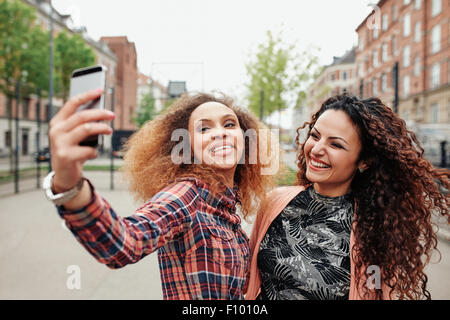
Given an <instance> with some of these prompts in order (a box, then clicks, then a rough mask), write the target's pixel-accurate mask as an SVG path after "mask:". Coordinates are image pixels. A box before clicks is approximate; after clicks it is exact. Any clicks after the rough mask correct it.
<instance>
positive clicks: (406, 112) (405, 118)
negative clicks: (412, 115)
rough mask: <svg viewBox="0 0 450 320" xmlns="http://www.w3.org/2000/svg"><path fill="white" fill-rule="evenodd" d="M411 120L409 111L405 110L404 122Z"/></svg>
mask: <svg viewBox="0 0 450 320" xmlns="http://www.w3.org/2000/svg"><path fill="white" fill-rule="evenodd" d="M408 119H409V110H408V109H405V110H403V120H408Z"/></svg>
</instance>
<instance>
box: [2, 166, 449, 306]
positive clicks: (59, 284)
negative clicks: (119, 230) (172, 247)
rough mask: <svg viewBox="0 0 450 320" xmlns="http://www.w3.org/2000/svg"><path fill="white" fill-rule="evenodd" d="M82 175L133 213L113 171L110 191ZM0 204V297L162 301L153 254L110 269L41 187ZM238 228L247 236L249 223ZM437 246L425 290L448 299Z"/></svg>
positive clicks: (444, 245)
mask: <svg viewBox="0 0 450 320" xmlns="http://www.w3.org/2000/svg"><path fill="white" fill-rule="evenodd" d="M86 175H87V177H88V178H90V179H91V180H92V181H93V183H94V184H95V186H96V188H97V190H98V191H99V192H100V193H101V194H102V195H103V196H104V197H105V198H106V199H107V200H108V201H109V202H110V203H111V205H112V206H113V208H114V209H115V210H116V211H117V213H118V214H119V215H122V216H127V215H130V214H132V213H133V212H134V209H135V208H136V207H137V206H138V205H137V204H136V203H134V202H133V200H132V198H131V196H130V194H129V193H128V191H127V190H126V188H125V186H124V185H123V184H120V183H119V176H118V174H117V173H116V178H115V180H116V190H114V191H110V190H109V172H86ZM0 208H1V209H0V299H124V300H126V299H162V289H161V280H160V276H159V269H158V263H157V254H156V253H153V254H151V255H149V256H147V257H145V258H144V259H143V260H141V261H139V262H138V263H136V264H134V265H128V266H126V267H124V268H122V269H117V270H111V269H108V268H107V267H106V266H104V265H102V264H100V263H98V262H97V261H95V259H94V258H93V257H92V256H91V255H90V254H89V253H88V252H87V251H86V250H85V249H84V248H83V247H82V246H81V245H80V244H79V243H78V242H77V241H76V239H75V238H74V236H73V235H72V234H71V233H70V231H69V230H67V228H66V227H65V225H63V223H62V220H61V219H60V218H59V216H58V215H57V212H56V210H55V208H54V207H53V205H52V204H50V203H49V202H47V201H46V200H45V199H44V195H43V193H42V191H41V190H34V191H30V192H23V193H21V194H18V195H12V196H7V197H2V198H0ZM243 227H244V230H245V231H246V232H247V234H250V232H251V225H250V224H243ZM439 249H440V250H441V253H442V259H441V262H440V263H438V264H436V263H434V264H431V265H430V266H429V267H427V274H428V275H429V289H430V291H431V293H432V296H433V299H450V274H449V273H448V270H450V244H449V243H448V242H443V241H441V242H440V243H439ZM435 260H436V259H435ZM77 275H79V276H80V277H79V280H80V282H79V283H78V282H77V281H76V280H77V278H76V276H77ZM78 284H79V285H80V288H79V289H77V285H78Z"/></svg>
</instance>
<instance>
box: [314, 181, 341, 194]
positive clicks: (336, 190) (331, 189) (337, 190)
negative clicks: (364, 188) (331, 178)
mask: <svg viewBox="0 0 450 320" xmlns="http://www.w3.org/2000/svg"><path fill="white" fill-rule="evenodd" d="M313 186H314V190H316V192H317V193H319V194H321V195H323V196H327V197H340V196H343V195H345V194H347V193H348V192H349V191H350V183H346V184H341V185H339V186H336V185H329V184H321V183H317V182H316V183H314V185H313Z"/></svg>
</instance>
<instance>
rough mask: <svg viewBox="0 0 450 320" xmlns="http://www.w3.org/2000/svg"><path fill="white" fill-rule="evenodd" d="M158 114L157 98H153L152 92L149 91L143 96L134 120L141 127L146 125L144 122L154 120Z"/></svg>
mask: <svg viewBox="0 0 450 320" xmlns="http://www.w3.org/2000/svg"><path fill="white" fill-rule="evenodd" d="M157 114H158V112H157V111H156V106H155V99H154V98H153V95H152V93H151V92H149V93H147V94H145V95H144V96H143V97H142V100H141V103H140V104H139V108H138V110H137V112H136V116H135V117H134V118H133V121H134V122H135V123H136V124H137V125H138V127H139V128H140V127H142V126H143V125H144V123H146V122H147V121H150V120H152V119H153V118H154V117H155V116H156V115H157Z"/></svg>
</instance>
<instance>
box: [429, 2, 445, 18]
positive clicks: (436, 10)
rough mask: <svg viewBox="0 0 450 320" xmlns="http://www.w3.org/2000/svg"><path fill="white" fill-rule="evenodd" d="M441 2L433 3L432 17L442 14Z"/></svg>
mask: <svg viewBox="0 0 450 320" xmlns="http://www.w3.org/2000/svg"><path fill="white" fill-rule="evenodd" d="M441 7H442V3H441V0H432V2H431V16H432V17H434V16H436V15H438V14H439V13H440V12H441Z"/></svg>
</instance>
